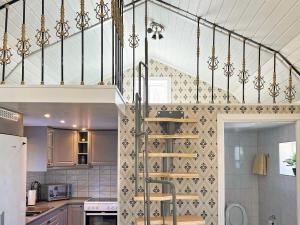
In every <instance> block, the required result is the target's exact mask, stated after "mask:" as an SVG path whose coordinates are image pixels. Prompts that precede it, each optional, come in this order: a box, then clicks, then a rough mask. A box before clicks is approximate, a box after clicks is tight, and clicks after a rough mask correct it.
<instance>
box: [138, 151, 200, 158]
mask: <svg viewBox="0 0 300 225" xmlns="http://www.w3.org/2000/svg"><path fill="white" fill-rule="evenodd" d="M139 156H140V157H143V153H139ZM148 157H151V158H168V157H169V158H197V153H173V152H172V153H166V152H151V153H148Z"/></svg>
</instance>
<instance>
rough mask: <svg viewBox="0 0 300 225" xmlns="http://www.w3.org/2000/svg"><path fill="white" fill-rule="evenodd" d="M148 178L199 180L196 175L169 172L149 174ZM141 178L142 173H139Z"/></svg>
mask: <svg viewBox="0 0 300 225" xmlns="http://www.w3.org/2000/svg"><path fill="white" fill-rule="evenodd" d="M148 175H149V177H165V178H199V174H198V173H169V172H150V173H148ZM139 176H143V173H139Z"/></svg>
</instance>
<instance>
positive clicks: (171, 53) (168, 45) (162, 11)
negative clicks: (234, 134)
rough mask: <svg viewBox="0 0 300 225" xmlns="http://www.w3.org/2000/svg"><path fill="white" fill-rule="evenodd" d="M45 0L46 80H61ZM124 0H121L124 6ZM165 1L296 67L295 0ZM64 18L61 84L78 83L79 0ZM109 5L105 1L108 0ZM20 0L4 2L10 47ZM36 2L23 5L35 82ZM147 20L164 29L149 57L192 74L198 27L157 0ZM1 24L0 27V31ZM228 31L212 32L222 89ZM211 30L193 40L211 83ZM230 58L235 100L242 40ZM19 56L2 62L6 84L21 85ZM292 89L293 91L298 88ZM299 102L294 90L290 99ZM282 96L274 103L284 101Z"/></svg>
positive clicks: (249, 51) (94, 71)
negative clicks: (7, 5)
mask: <svg viewBox="0 0 300 225" xmlns="http://www.w3.org/2000/svg"><path fill="white" fill-rule="evenodd" d="M45 2H46V23H47V27H49V29H50V31H51V36H52V40H51V43H53V44H52V45H51V46H50V47H48V48H47V49H46V53H45V54H46V59H45V60H46V68H45V73H46V74H45V77H46V78H45V79H46V83H48V84H58V83H59V80H60V70H59V65H60V64H59V63H60V52H59V49H60V44H59V43H55V42H56V41H58V38H56V36H55V33H54V26H55V21H56V20H57V19H58V16H59V4H60V1H54V0H48V1H45ZM129 2H131V1H129V0H128V1H126V2H125V4H126V3H129ZM168 2H169V3H171V4H173V5H175V6H178V7H180V8H181V9H184V10H187V11H189V12H191V13H193V14H196V15H198V16H201V17H203V18H205V19H207V20H210V21H211V22H215V23H217V24H219V25H221V26H224V27H226V28H228V29H230V30H234V31H235V32H237V33H240V34H242V35H244V36H246V37H249V38H252V39H254V40H255V41H257V42H259V43H263V44H265V45H267V46H270V47H272V48H274V49H276V50H278V51H280V52H281V53H282V54H284V55H285V56H286V57H287V58H288V59H289V60H290V61H291V62H292V63H293V64H294V65H295V66H296V67H297V68H300V14H299V13H298V12H299V11H300V2H299V1H298V0H288V1H285V0H251V1H250V0H199V1H193V0H170V1H168ZM65 3H66V17H67V19H68V20H69V22H70V26H71V34H74V35H73V36H71V37H70V38H69V39H67V40H66V43H65V77H66V83H72V84H74V83H76V84H79V83H80V35H78V34H76V32H78V30H76V27H75V21H74V18H75V16H76V11H78V10H79V1H76V4H74V3H75V1H74V0H65ZM95 4H96V0H86V9H87V11H89V12H90V17H91V24H92V25H94V26H93V27H92V28H90V29H89V30H87V31H86V37H85V47H86V50H85V54H86V55H85V62H86V66H85V76H86V83H87V84H92V83H93V84H95V83H97V82H98V81H99V78H100V66H99V65H100V26H98V25H97V23H98V21H97V20H96V19H95V13H94V7H95ZM109 4H110V3H109ZM21 7H22V4H21V2H19V3H16V4H14V5H12V6H11V7H10V12H9V43H10V45H11V46H12V47H13V49H15V47H14V45H15V43H16V38H18V37H19V36H20V26H21V15H22V14H21ZM40 7H41V1H40V0H30V1H28V4H27V24H28V36H29V37H30V38H31V39H32V40H31V41H32V43H33V47H32V51H33V53H32V55H30V56H29V57H28V58H27V59H26V75H25V77H26V78H25V79H26V83H36V84H38V83H39V77H40V52H39V51H38V47H37V46H36V45H35V43H34V42H35V39H34V36H35V33H36V29H37V28H38V27H39V17H40ZM149 20H150V21H151V20H154V21H156V22H159V23H161V24H163V25H164V26H165V28H166V30H165V32H164V36H165V38H164V39H163V40H160V41H154V40H152V39H151V36H150V40H149V56H150V58H154V59H156V60H159V61H161V62H163V63H165V64H168V65H170V66H172V67H174V68H176V69H179V70H181V71H183V72H186V73H189V74H192V75H194V74H196V29H197V24H196V23H195V22H193V21H191V20H188V19H186V18H184V17H182V16H179V15H177V14H175V13H174V12H171V11H170V10H168V9H166V8H165V7H162V6H160V3H158V2H157V1H156V0H153V1H150V2H149ZM0 21H4V10H2V11H1V13H0ZM3 25H4V24H0V32H1V34H2V32H3ZM143 26H144V7H143V4H140V5H138V6H137V9H136V29H137V33H138V34H139V37H140V43H139V47H138V48H137V49H136V52H137V53H136V61H137V62H138V61H139V60H142V59H143V56H144V27H143ZM131 27H132V12H131V11H130V10H129V11H127V12H125V16H124V28H125V29H124V31H125V37H124V39H125V41H126V43H125V49H124V60H125V61H124V67H125V69H126V68H130V67H131V66H132V49H131V48H130V47H129V46H128V42H127V39H128V37H129V34H130V33H131ZM104 35H105V37H104V52H105V56H104V64H105V65H104V71H105V74H106V76H108V75H109V74H110V68H111V51H110V49H111V22H110V21H107V22H106V23H105V25H104ZM227 39H228V37H227V34H224V33H220V32H217V33H216V55H217V56H218V59H219V61H220V64H219V68H218V70H217V71H216V73H215V85H216V86H218V87H220V88H223V89H226V77H225V76H224V74H223V70H222V68H223V66H224V62H225V61H226V57H227ZM211 43H212V30H211V28H208V27H205V26H201V37H200V47H201V55H200V78H201V79H202V80H204V81H206V82H210V81H211V72H210V70H209V69H208V68H207V60H208V56H210V54H211ZM257 53H258V49H257V48H256V47H253V46H250V45H247V47H246V67H247V68H248V70H249V73H250V74H251V77H250V81H249V82H248V84H247V86H246V102H249V103H250V102H256V98H257V94H256V93H257V92H256V90H255V89H254V88H253V78H254V77H255V75H256V74H257ZM231 55H232V60H233V63H234V66H235V68H236V69H235V75H234V76H233V77H232V78H231V86H230V91H231V93H232V94H234V95H235V96H236V97H237V98H239V99H240V98H241V90H242V89H241V84H240V83H239V82H238V78H237V74H238V72H239V69H240V68H241V60H242V42H241V41H240V40H237V39H234V38H233V39H232V49H231ZM272 57H273V56H272V54H271V53H270V52H266V51H263V52H262V65H263V67H262V74H263V75H264V77H265V81H266V85H265V89H264V90H263V91H262V100H263V102H271V100H272V99H271V98H270V96H269V95H268V92H267V88H268V86H269V83H270V81H271V79H272V71H273V59H272ZM19 62H20V57H19V56H17V54H16V53H15V52H14V57H13V62H12V63H11V64H10V65H9V66H8V73H9V74H10V75H9V78H8V81H9V82H10V83H19V82H20V77H21V76H20V73H21V68H20V66H18V63H19ZM277 72H278V81H279V82H280V87H281V93H283V90H284V88H285V86H286V85H287V79H288V68H287V66H286V65H285V64H281V63H279V64H278V66H277ZM294 82H295V84H296V87H299V85H300V80H299V76H294ZM298 89H299V88H298ZM299 100H300V91H298V94H297V101H299ZM284 101H285V100H284V95H283V94H281V95H280V96H279V98H278V102H284Z"/></svg>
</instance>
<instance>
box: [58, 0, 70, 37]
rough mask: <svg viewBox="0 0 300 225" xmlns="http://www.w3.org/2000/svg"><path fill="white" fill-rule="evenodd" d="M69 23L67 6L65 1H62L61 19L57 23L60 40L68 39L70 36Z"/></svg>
mask: <svg viewBox="0 0 300 225" xmlns="http://www.w3.org/2000/svg"><path fill="white" fill-rule="evenodd" d="M68 23H69V21H68V20H65V6H64V1H63V0H62V2H61V6H60V19H59V20H57V21H56V26H55V30H56V36H57V37H59V38H67V37H68V36H69V30H70V26H69V24H68Z"/></svg>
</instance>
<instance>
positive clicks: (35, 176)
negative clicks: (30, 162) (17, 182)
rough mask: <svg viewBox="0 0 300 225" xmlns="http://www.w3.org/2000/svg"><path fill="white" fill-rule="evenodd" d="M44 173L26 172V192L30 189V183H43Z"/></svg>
mask: <svg viewBox="0 0 300 225" xmlns="http://www.w3.org/2000/svg"><path fill="white" fill-rule="evenodd" d="M45 175H46V173H45V172H27V179H26V191H27V190H29V189H30V186H31V183H32V182H34V181H38V182H40V183H41V184H44V183H45Z"/></svg>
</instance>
